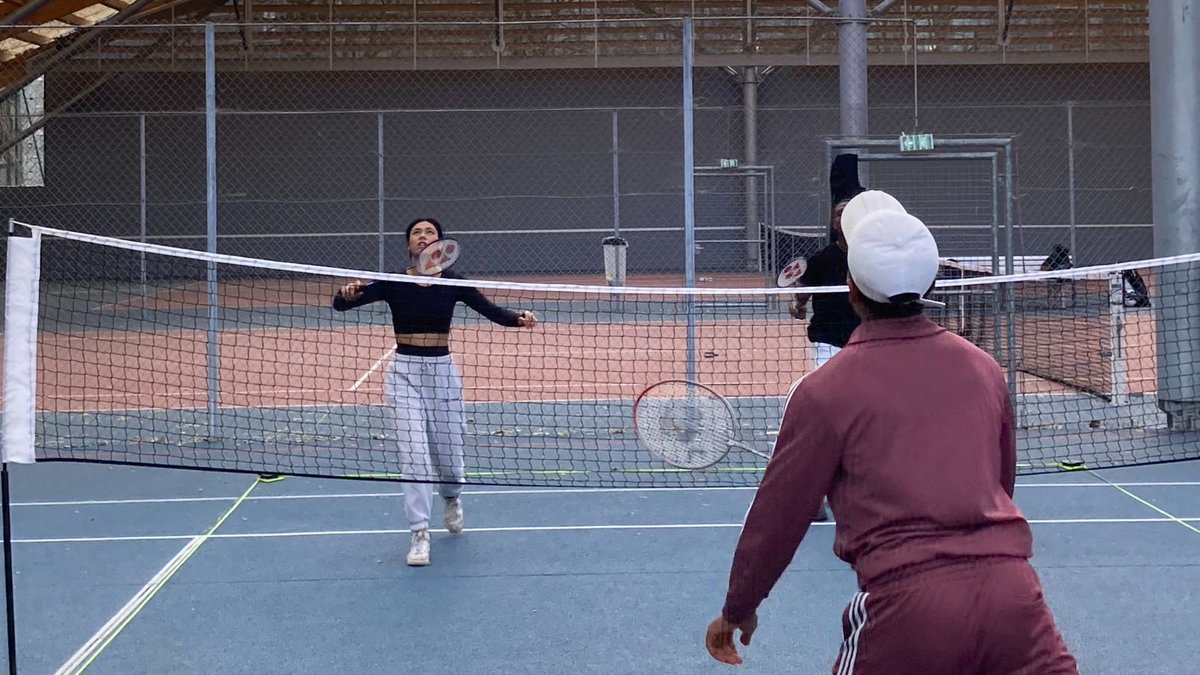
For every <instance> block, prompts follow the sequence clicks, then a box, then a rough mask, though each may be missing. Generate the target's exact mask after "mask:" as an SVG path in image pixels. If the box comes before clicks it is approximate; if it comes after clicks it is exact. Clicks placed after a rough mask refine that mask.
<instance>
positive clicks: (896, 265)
mask: <svg viewBox="0 0 1200 675" xmlns="http://www.w3.org/2000/svg"><path fill="white" fill-rule="evenodd" d="M845 232H846V258H847V262H848V263H849V267H850V276H851V277H852V278H853V279H854V285H855V286H857V287H858V289H859V290H860V291H862V293H863V295H865V296H867V297H868V298H870V299H871V300H874V301H875V302H880V303H884V304H889V303H896V304H904V303H906V302H912V301H917V300H919V301H920V302H921V304H923V305H926V306H929V307H945V304H944V303H941V302H937V301H935V300H927V299H925V298H924V297H923V296H924V295H925V292H926V291H928V290H929V287H930V286H932V285H933V282H934V280H935V279H937V273H938V264H939V262H940V260H939V257H938V247H937V242H935V241H934V240H933V235H932V234H930V232H929V228H927V227H925V223H922V222H921V221H920V219H918V218H916V217H915V216H911V215H909V214H907V213H903V212H901V211H892V210H887V209H885V210H881V211H876V212H875V213H871V214H868V215H866V216H865V217H864V218H862V219H861V220H859V221H857V222H856V224H855V227H853V228H852V229H848V230H846V231H845Z"/></svg>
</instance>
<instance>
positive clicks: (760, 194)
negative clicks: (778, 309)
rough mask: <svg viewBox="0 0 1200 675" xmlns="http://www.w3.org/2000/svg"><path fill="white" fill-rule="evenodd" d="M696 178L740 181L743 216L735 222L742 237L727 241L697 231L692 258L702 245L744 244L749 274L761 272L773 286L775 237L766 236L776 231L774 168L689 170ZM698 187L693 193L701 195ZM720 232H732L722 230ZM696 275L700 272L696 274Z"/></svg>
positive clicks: (770, 166) (709, 167)
mask: <svg viewBox="0 0 1200 675" xmlns="http://www.w3.org/2000/svg"><path fill="white" fill-rule="evenodd" d="M692 174H693V176H694V177H695V178H696V179H703V178H734V179H736V178H742V179H743V181H744V183H745V185H744V186H743V188H742V192H741V194H742V195H743V202H742V206H743V210H744V214H743V215H742V217H741V219H740V220H739V221H738V222H739V223H740V224H741V231H742V235H743V236H742V237H741V238H739V239H728V238H719V235H718V236H717V237H714V238H711V239H707V238H701V236H700V235H701V233H702V232H703V230H704V229H708V228H699V227H697V228H696V230H697V232H696V235H697V236H696V239H695V250H694V251H693V252H692V254H693V255H694V254H695V253H696V252H699V251H700V250H702V249H703V248H704V244H745V245H746V262H747V266H748V267H750V271H753V272H758V273H761V274H762V275H763V277H764V279H766V280H767V281H769V282H771V284H772V285H773V283H774V279H775V276H776V274H777V271H776V270H775V268H776V267H777V265H776V262H775V256H774V248H775V246H774V243H775V242H774V238H773V237H771V236H768V235H769V233H771V232H774V231H775V167H774V166H773V165H765V164H743V165H739V166H697V167H694V168H693V170H692ZM700 192H701V191H700V188H699V187H697V188H696V190H695V194H696V195H697V197H698V196H699V194H700ZM721 229H723V230H730V229H733V228H732V227H722V228H721ZM697 274H699V271H697Z"/></svg>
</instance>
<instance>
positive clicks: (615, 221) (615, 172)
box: [612, 110, 621, 237]
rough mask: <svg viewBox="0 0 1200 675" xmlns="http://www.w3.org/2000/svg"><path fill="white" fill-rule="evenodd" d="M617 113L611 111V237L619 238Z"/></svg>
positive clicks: (619, 180)
mask: <svg viewBox="0 0 1200 675" xmlns="http://www.w3.org/2000/svg"><path fill="white" fill-rule="evenodd" d="M619 138H620V136H619V127H618V123H617V111H616V110H613V111H612V198H613V236H614V237H619V236H621V155H620V141H619Z"/></svg>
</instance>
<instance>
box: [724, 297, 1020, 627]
mask: <svg viewBox="0 0 1200 675" xmlns="http://www.w3.org/2000/svg"><path fill="white" fill-rule="evenodd" d="M1016 461H1017V458H1016V435H1015V423H1014V419H1013V408H1012V403H1011V401H1010V399H1009V395H1008V388H1007V386H1006V384H1005V381H1004V373H1003V371H1002V370H1001V369H1000V367H999V365H997V363H996V361H995V360H994V359H993V358H992V357H991V356H989V355H988V354H987V353H985V352H984V351H982V350H980V349H979V348H977V347H975V346H974V345H972V344H971V343H969V342H967V341H966V340H964V339H962V338H961V337H959V336H957V335H955V334H953V333H950V332H949V331H947V330H945V329H944V328H942V327H940V326H938V325H937V324H935V323H934V322H933V321H931V320H929V319H928V318H927V317H925V316H923V315H922V316H917V317H913V318H908V319H893V320H885V321H867V322H864V323H863V324H862V325H861V326H859V327H858V328H857V329H856V330H855V331H854V334H853V336H851V339H850V342H849V344H847V345H846V347H845V348H844V349H843V350H842V351H841V352H840V353H838V354H837V355H836V356H834V358H833V359H831V360H830V361H829V362H828V363H826V364H825V365H824V366H822V367H821V368H819V369H817V370H816V371H815V372H813V373H811V374H809V375H808V376H807V377H805V378H804V379H803V380H802V381H800V382H799V383H797V384H796V385H795V386H794V387H793V389H792V392H791V393H790V394H789V396H788V400H787V402H786V403H785V406H784V413H783V422H782V425H781V427H780V430H779V437H778V439H777V440H776V442H775V450H774V454H773V456H772V459H771V461H770V462H769V463H768V465H767V469H766V472H765V473H764V475H763V480H762V484H761V485H760V486H759V488H758V492H757V493H756V494H755V497H754V504H753V505H752V506H751V507H750V511H749V512H748V513H747V514H746V522H745V525H744V527H743V530H742V534H741V538H740V539H739V541H738V545H737V550H736V552H735V553H734V560H733V569H732V571H731V573H730V579H729V592H728V595H727V597H726V601H725V608H724V615H725V618H726V619H728V620H729V621H731V622H734V623H739V622H741V621H742V620H744V619H746V618H748V617H749V616H750V615H752V614H753V613H754V612H755V611H756V610H757V608H758V605H759V603H761V602H762V601H763V600H764V599H765V598H766V597H767V594H768V593H769V592H770V590H771V588H772V587H774V585H775V582H776V581H778V579H779V577H780V575H782V574H783V571H784V570H785V569H786V568H787V566H788V564H789V563H790V562H791V560H792V557H793V556H794V555H795V553H796V549H797V547H798V546H799V545H800V541H801V540H802V539H803V538H804V535H805V533H806V532H807V531H808V527H809V522H810V520H811V518H812V514H814V513H816V512H817V510H818V508H819V507H820V504H821V499H822V498H823V496H825V495H828V496H829V502H830V505H831V507H832V508H833V513H834V516H835V517H836V520H837V538H836V540H835V542H834V553H835V554H837V556H838V557H839V558H841V559H842V560H845V561H846V562H847V563H849V564H850V565H851V567H853V568H854V570H855V572H857V574H858V583H859V586H860V588H862V589H863V590H869V589H870V588H871V586H872V584H873V583H877V582H878V581H880V580H881V579H883V578H884V577H889V576H890V577H895V576H896V575H902V574H903V573H904V569H905V568H912V567H913V566H918V565H922V564H931V563H934V562H935V561H937V560H939V559H953V558H969V557H976V556H1013V557H1020V558H1029V557H1031V556H1032V555H1033V551H1032V548H1033V542H1032V534H1031V532H1030V529H1029V524H1028V523H1027V522H1026V520H1025V518H1024V516H1023V515H1022V514H1021V511H1020V510H1019V509H1018V508H1017V506H1016V505H1015V504H1014V503H1013V500H1012V494H1013V484H1014V482H1015V480H1016Z"/></svg>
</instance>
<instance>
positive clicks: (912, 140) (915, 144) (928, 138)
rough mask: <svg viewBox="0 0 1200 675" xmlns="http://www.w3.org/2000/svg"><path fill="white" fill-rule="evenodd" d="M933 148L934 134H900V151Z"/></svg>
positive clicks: (918, 150) (917, 150)
mask: <svg viewBox="0 0 1200 675" xmlns="http://www.w3.org/2000/svg"><path fill="white" fill-rule="evenodd" d="M932 149H933V134H900V152H920V151H923V150H932Z"/></svg>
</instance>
